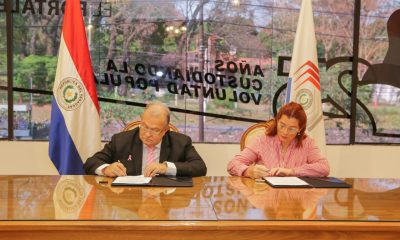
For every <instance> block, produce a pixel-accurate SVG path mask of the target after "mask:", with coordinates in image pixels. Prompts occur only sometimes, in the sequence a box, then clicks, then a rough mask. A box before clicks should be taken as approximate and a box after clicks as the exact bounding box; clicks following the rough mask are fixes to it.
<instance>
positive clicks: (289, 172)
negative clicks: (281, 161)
mask: <svg viewBox="0 0 400 240" xmlns="http://www.w3.org/2000/svg"><path fill="white" fill-rule="evenodd" d="M293 175H294V170H293V169H291V168H271V170H270V171H269V176H279V177H286V176H293Z"/></svg>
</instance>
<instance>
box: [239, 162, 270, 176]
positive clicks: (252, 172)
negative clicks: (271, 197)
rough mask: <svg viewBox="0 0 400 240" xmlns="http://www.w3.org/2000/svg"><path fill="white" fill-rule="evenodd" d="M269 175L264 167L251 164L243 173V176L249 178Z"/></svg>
mask: <svg viewBox="0 0 400 240" xmlns="http://www.w3.org/2000/svg"><path fill="white" fill-rule="evenodd" d="M268 175H269V169H268V168H266V167H265V166H264V165H258V164H253V165H250V166H249V167H248V168H247V169H246V171H244V173H243V176H245V177H249V178H253V179H256V178H262V177H265V176H268Z"/></svg>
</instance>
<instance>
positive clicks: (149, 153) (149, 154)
mask: <svg viewBox="0 0 400 240" xmlns="http://www.w3.org/2000/svg"><path fill="white" fill-rule="evenodd" d="M155 150H156V147H154V146H153V147H148V148H147V159H146V163H147V165H149V164H150V163H153V162H154V151H155Z"/></svg>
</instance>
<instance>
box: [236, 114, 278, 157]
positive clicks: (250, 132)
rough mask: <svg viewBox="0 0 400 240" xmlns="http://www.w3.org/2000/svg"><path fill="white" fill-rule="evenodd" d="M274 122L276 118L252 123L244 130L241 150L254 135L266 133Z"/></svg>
mask: <svg viewBox="0 0 400 240" xmlns="http://www.w3.org/2000/svg"><path fill="white" fill-rule="evenodd" d="M273 123H274V119H270V120H268V121H266V122H261V123H256V124H254V125H251V126H250V127H249V128H248V129H246V131H244V133H243V135H242V138H241V139H240V151H242V150H243V149H244V148H245V147H246V146H247V144H249V143H250V142H251V140H253V139H254V137H257V136H260V135H262V134H265V133H266V132H267V130H268V128H270V127H271V126H272V125H273Z"/></svg>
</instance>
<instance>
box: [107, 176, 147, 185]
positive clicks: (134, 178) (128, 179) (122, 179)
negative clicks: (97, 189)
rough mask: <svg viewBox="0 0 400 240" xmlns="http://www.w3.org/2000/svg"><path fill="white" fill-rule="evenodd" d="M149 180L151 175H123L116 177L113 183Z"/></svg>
mask: <svg viewBox="0 0 400 240" xmlns="http://www.w3.org/2000/svg"><path fill="white" fill-rule="evenodd" d="M150 180H151V177H145V176H143V175H139V176H124V177H117V178H116V179H115V180H114V181H113V184H127V185H128V184H134V185H135V184H148V183H149V182H150Z"/></svg>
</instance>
